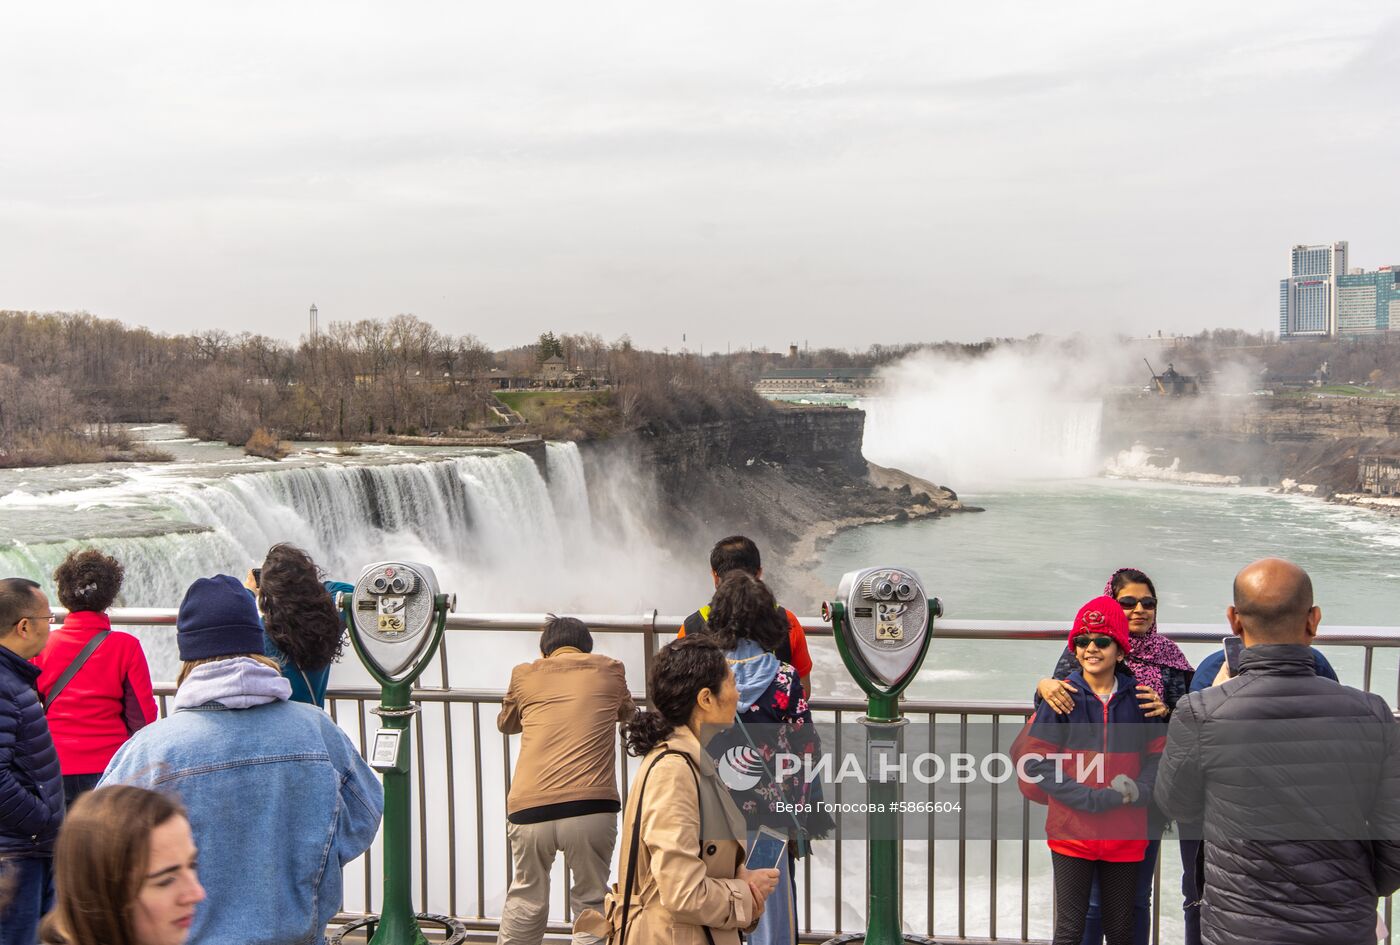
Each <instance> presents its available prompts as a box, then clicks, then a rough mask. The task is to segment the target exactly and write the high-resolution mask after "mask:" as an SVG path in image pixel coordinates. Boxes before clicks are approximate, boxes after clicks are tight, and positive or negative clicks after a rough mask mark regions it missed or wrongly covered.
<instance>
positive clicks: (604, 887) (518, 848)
mask: <svg viewBox="0 0 1400 945" xmlns="http://www.w3.org/2000/svg"><path fill="white" fill-rule="evenodd" d="M617 818H618V815H617V814H584V815H583V816H581V817H565V818H564V819H563V820H546V821H544V822H543V823H539V824H511V823H508V824H506V836H507V837H509V838H510V859H511V864H512V870H513V873H512V876H511V881H510V892H508V893H506V904H505V906H504V907H503V908H502V909H501V935H500V937H499V938H498V939H497V940H496V941H497V943H498V945H540V942H541V940H542V939H543V938H544V929H545V926H546V925H547V924H548V922H549V872H550V870H551V869H553V868H554V857H555V856H556V855H558V854H559V853H560V852H561V851H562V852H563V854H564V862H565V864H566V866H567V869H568V872H566V874H565V876H566V879H567V878H568V874H569V873H572V874H573V876H572V880H573V881H572V882H571V883H570V885H569V908H570V910H571V911H572V914H573V916H575V917H577V916H578V914H579V913H580V912H582V911H583V910H585V909H597V910H598V911H599V912H602V911H603V897H604V896H605V895H606V894H607V891H608V874H609V873H610V872H611V870H612V855H613V845H614V844H615V843H616V842H617ZM599 941H600V940H599V939H598V938H596V937H595V936H592V935H587V934H585V933H578V934H576V935H575V936H574V945H597V943H598V942H599Z"/></svg>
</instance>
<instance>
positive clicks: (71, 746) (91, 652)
mask: <svg viewBox="0 0 1400 945" xmlns="http://www.w3.org/2000/svg"><path fill="white" fill-rule="evenodd" d="M124 574H125V571H124V569H123V568H122V565H121V562H120V561H118V560H117V559H115V558H112V557H109V556H108V555H105V554H103V553H102V552H100V551H98V550H97V549H95V548H86V549H83V550H80V551H74V552H72V553H71V554H69V555H68V557H67V558H64V559H63V563H62V564H60V565H59V566H58V568H57V569H56V570H55V571H54V573H53V580H54V585H55V586H56V587H57V590H58V601H59V603H60V604H62V605H63V606H64V607H65V608H66V609H67V610H68V616H67V617H65V618H64V620H63V626H61V627H59V628H58V629H57V630H55V631H54V632H53V633H52V634H50V636H49V642H48V644H47V645H46V646H45V647H44V649H43V652H41V653H40V654H39V655H38V656H37V657H36V658H35V659H34V662H35V664H36V665H37V666H38V667H39V669H40V673H39V680H38V686H39V695H40V696H41V697H42V698H43V700H44V703H45V704H46V706H47V713H48V720H49V731H50V732H51V733H52V734H53V741H54V745H55V747H56V748H57V749H58V762H59V766H60V767H61V768H62V770H63V796H64V800H65V801H66V802H67V803H68V804H70V805H71V804H72V803H73V801H74V800H76V799H77V797H78V795H79V794H81V793H83V792H84V791H87V790H91V789H92V788H93V787H95V786H96V785H97V781H98V779H99V778H101V777H102V772H103V771H104V770H105V769H106V768H107V762H109V761H111V760H112V756H113V755H115V754H116V753H117V749H118V748H120V747H121V746H122V745H123V744H124V743H125V742H126V740H127V739H128V738H130V737H131V736H132V735H134V734H135V733H136V732H138V731H139V730H140V729H142V728H144V727H145V726H147V725H149V724H150V723H152V722H154V721H155V720H156V700H155V697H154V696H153V695H152V693H151V670H150V667H149V666H148V665H147V663H146V653H145V651H144V650H142V649H141V641H140V640H138V639H136V637H134V636H132V635H131V634H129V633H122V632H121V631H119V630H113V629H112V622H111V621H110V620H109V619H108V618H107V609H108V608H109V607H111V606H112V602H113V601H114V600H116V599H117V594H118V593H120V592H121V588H122V577H123V576H124ZM70 670H71V672H70ZM60 683H62V685H61V686H60V685H59V684H60Z"/></svg>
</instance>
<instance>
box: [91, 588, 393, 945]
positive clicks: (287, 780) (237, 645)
mask: <svg viewBox="0 0 1400 945" xmlns="http://www.w3.org/2000/svg"><path fill="white" fill-rule="evenodd" d="M176 642H177V644H178V646H179V649H180V658H181V659H182V660H183V661H184V666H183V668H182V669H181V671H180V677H179V689H178V690H177V691H176V693H175V711H174V712H173V713H172V714H171V715H170V716H169V717H168V718H165V719H161V720H160V721H158V722H155V723H153V724H151V725H148V726H146V727H145V728H143V729H142V730H141V731H139V732H137V733H136V734H135V735H134V736H133V737H132V739H131V740H130V741H128V742H127V743H126V744H125V745H123V746H122V748H121V750H120V751H118V752H117V754H116V757H114V758H113V759H112V762H111V764H109V765H108V766H107V772H106V773H105V774H104V775H103V776H102V784H116V783H120V784H134V785H136V786H138V787H146V788H152V789H154V790H165V791H174V792H175V793H177V794H179V796H180V799H181V800H182V801H183V802H184V805H185V809H186V810H187V811H189V818H190V827H191V829H192V830H193V831H194V839H195V843H196V844H197V845H198V847H199V879H200V882H201V883H202V884H203V885H204V888H205V890H206V891H207V892H208V894H209V895H208V899H207V900H206V901H205V902H204V903H202V904H201V905H200V907H199V909H198V911H196V913H195V917H194V925H193V926H191V928H190V941H191V942H198V943H199V945H310V943H319V942H322V941H323V940H324V938H325V931H326V923H327V922H328V921H329V920H330V919H331V917H332V916H334V915H335V914H336V912H337V911H339V909H340V906H341V892H342V890H341V876H340V871H341V867H342V866H344V865H345V864H346V863H348V862H350V861H351V860H353V859H355V858H356V857H358V856H359V855H360V854H362V853H364V851H365V850H366V849H368V847H369V845H370V843H371V842H372V841H373V840H374V835H375V833H376V832H377V831H378V829H379V820H380V815H381V814H382V812H383V809H384V791H383V788H382V787H381V786H380V783H379V779H378V777H376V776H375V774H374V772H373V771H372V770H371V769H370V767H369V766H368V765H367V764H365V762H364V759H362V758H361V757H360V755H359V753H358V752H357V751H356V750H355V746H354V745H352V744H351V742H350V739H349V738H348V737H347V736H346V734H345V733H344V732H343V731H341V729H340V728H339V727H338V726H337V725H336V724H335V723H334V722H333V721H331V718H330V716H328V715H327V714H326V713H325V712H322V711H321V710H320V709H317V708H314V707H312V706H309V705H304V704H302V703H299V702H290V701H288V697H289V696H290V695H291V691H292V690H291V685H290V684H289V683H288V682H287V680H286V679H285V678H284V677H283V676H282V671H281V667H280V666H278V664H277V663H276V662H274V661H273V660H270V659H268V658H267V657H266V656H264V655H263V652H262V649H263V628H262V623H261V622H260V621H259V619H258V610H257V605H256V604H255V603H254V601H253V595H252V594H250V593H249V592H248V590H247V589H246V588H245V587H243V585H242V584H240V583H239V582H238V581H237V579H235V578H233V577H230V576H229V575H226V574H220V575H217V576H215V577H212V578H200V579H199V580H198V581H195V582H194V584H192V585H191V586H190V589H189V591H187V592H186V594H185V599H184V600H183V601H182V602H181V604H180V613H179V616H178V617H177V618H176Z"/></svg>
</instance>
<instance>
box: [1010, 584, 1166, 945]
mask: <svg viewBox="0 0 1400 945" xmlns="http://www.w3.org/2000/svg"><path fill="white" fill-rule="evenodd" d="M1069 645H1070V648H1071V649H1072V650H1073V652H1074V656H1075V660H1076V661H1077V662H1078V664H1079V669H1078V670H1077V671H1076V672H1074V673H1072V674H1071V675H1070V681H1071V683H1072V684H1073V686H1074V692H1072V693H1071V697H1072V699H1073V705H1072V707H1071V709H1070V711H1069V712H1068V713H1064V714H1061V713H1058V712H1056V711H1055V710H1054V709H1052V708H1051V707H1050V706H1049V705H1048V704H1047V703H1045V702H1042V703H1041V704H1040V705H1039V706H1038V707H1037V708H1036V713H1035V716H1034V718H1032V719H1031V721H1030V722H1029V723H1028V725H1027V729H1026V731H1025V732H1023V733H1022V735H1021V737H1020V738H1018V739H1017V743H1016V747H1015V754H1016V757H1017V771H1018V774H1019V775H1020V777H1019V779H1018V780H1019V783H1020V787H1021V792H1022V793H1023V794H1024V795H1025V796H1026V797H1028V798H1030V799H1031V800H1033V801H1035V802H1037V803H1041V804H1047V805H1048V806H1049V808H1050V810H1049V813H1048V814H1047V815H1046V820H1045V832H1046V836H1047V839H1048V842H1049V846H1050V851H1051V858H1052V859H1053V861H1054V868H1055V915H1056V920H1055V938H1054V943H1055V945H1079V941H1080V938H1081V936H1082V935H1083V934H1084V917H1085V913H1086V911H1087V910H1088V907H1089V889H1090V886H1091V885H1092V884H1093V882H1094V879H1095V878H1096V877H1097V879H1098V883H1099V890H1100V902H1101V910H1102V916H1103V928H1104V936H1105V938H1106V940H1107V942H1108V945H1132V942H1133V903H1134V898H1135V891H1136V887H1137V874H1138V868H1139V864H1140V863H1141V862H1142V860H1143V856H1144V854H1145V853H1146V851H1147V842H1148V840H1147V833H1148V831H1147V810H1148V805H1149V803H1150V801H1151V795H1152V782H1153V780H1154V778H1155V776H1156V772H1157V762H1158V760H1159V759H1160V757H1161V752H1162V748H1163V745H1164V744H1165V742H1166V726H1165V725H1164V724H1163V723H1162V721H1161V720H1160V719H1150V718H1148V717H1147V715H1145V714H1144V712H1143V709H1142V706H1141V705H1140V704H1139V702H1138V699H1137V681H1136V680H1135V679H1134V677H1133V676H1132V674H1131V673H1129V672H1128V671H1127V669H1126V667H1125V666H1124V660H1125V659H1126V657H1127V656H1128V653H1129V652H1130V650H1131V636H1130V634H1129V630H1128V617H1127V615H1126V614H1125V612H1124V610H1123V608H1122V607H1121V606H1120V605H1119V603H1118V602H1117V601H1116V600H1114V599H1113V598H1112V597H1107V596H1105V597H1096V598H1095V599H1093V600H1091V601H1089V603H1087V604H1085V605H1084V606H1083V607H1081V608H1080V610H1079V613H1078V615H1077V616H1076V617H1075V619H1074V625H1073V627H1072V629H1071V630H1070V633H1069Z"/></svg>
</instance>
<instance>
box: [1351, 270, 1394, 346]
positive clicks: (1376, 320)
mask: <svg viewBox="0 0 1400 945" xmlns="http://www.w3.org/2000/svg"><path fill="white" fill-rule="evenodd" d="M1392 328H1394V329H1396V330H1400V266H1382V267H1381V268H1379V269H1377V270H1376V271H1375V272H1353V273H1351V274H1348V275H1345V276H1338V277H1337V333H1338V334H1341V335H1364V334H1371V333H1373V332H1378V331H1390V330H1391V329H1392Z"/></svg>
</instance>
